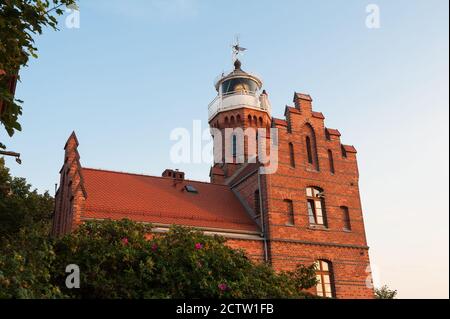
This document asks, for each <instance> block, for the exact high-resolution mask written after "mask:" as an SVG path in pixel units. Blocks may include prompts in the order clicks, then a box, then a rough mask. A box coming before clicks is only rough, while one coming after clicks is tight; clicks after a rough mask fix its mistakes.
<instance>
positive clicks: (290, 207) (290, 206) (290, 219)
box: [284, 199, 294, 226]
mask: <svg viewBox="0 0 450 319" xmlns="http://www.w3.org/2000/svg"><path fill="white" fill-rule="evenodd" d="M284 203H285V204H286V212H287V223H286V224H287V225H290V226H293V225H294V203H293V202H292V201H291V200H290V199H285V200H284Z"/></svg>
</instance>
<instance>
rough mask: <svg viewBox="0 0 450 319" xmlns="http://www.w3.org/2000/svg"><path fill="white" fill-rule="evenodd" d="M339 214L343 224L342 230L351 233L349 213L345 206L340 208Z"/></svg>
mask: <svg viewBox="0 0 450 319" xmlns="http://www.w3.org/2000/svg"><path fill="white" fill-rule="evenodd" d="M341 214H342V221H343V224H344V227H343V229H344V230H346V231H351V230H352V225H351V223H350V212H349V210H348V207H346V206H341Z"/></svg>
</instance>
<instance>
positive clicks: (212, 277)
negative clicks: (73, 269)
mask: <svg viewBox="0 0 450 319" xmlns="http://www.w3.org/2000/svg"><path fill="white" fill-rule="evenodd" d="M149 233H151V226H150V225H145V224H138V223H134V222H131V221H129V220H123V221H102V222H87V223H85V224H83V225H82V226H80V228H79V229H78V230H77V231H76V232H74V233H73V234H71V235H69V236H66V237H64V238H62V239H60V240H58V241H57V242H56V243H55V253H56V256H57V257H56V262H55V263H54V267H53V278H54V282H53V284H54V285H56V286H58V287H60V289H61V291H62V292H64V293H65V294H66V295H67V296H69V297H74V298H304V297H309V296H310V295H308V294H307V293H305V292H304V290H305V289H307V288H310V287H312V286H314V285H315V284H316V281H315V270H314V267H313V266H311V267H305V266H300V267H299V268H298V269H297V270H296V271H293V272H282V273H276V272H275V271H273V270H272V268H271V267H270V266H268V265H265V264H256V263H253V262H252V261H251V260H249V259H248V258H247V256H246V255H245V253H244V252H243V251H241V250H234V249H231V248H230V247H228V246H227V245H225V242H226V240H225V239H224V238H221V237H218V236H207V235H204V234H203V233H201V232H197V231H193V230H192V229H188V228H183V227H178V226H176V227H175V226H174V227H172V228H171V229H170V231H169V232H168V233H165V234H160V235H155V236H154V237H153V238H152V239H150V240H148V239H146V238H148V234H149ZM68 264H76V265H78V266H79V267H80V277H81V287H80V289H72V290H69V289H66V288H64V287H65V286H64V282H65V276H66V275H67V274H65V272H64V270H65V267H66V265H68Z"/></svg>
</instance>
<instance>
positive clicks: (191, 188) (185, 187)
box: [184, 185, 198, 194]
mask: <svg viewBox="0 0 450 319" xmlns="http://www.w3.org/2000/svg"><path fill="white" fill-rule="evenodd" d="M184 189H185V190H186V191H187V192H188V193H194V194H197V193H198V190H197V188H195V187H194V186H192V185H186V186H184Z"/></svg>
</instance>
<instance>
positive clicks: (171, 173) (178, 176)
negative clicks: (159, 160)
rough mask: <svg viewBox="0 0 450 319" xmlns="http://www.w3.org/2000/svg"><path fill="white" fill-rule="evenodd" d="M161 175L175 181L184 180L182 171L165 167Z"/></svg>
mask: <svg viewBox="0 0 450 319" xmlns="http://www.w3.org/2000/svg"><path fill="white" fill-rule="evenodd" d="M162 177H167V178H173V179H174V180H177V181H184V172H180V171H179V170H177V169H176V170H173V169H166V170H165V171H164V172H163V173H162Z"/></svg>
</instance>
